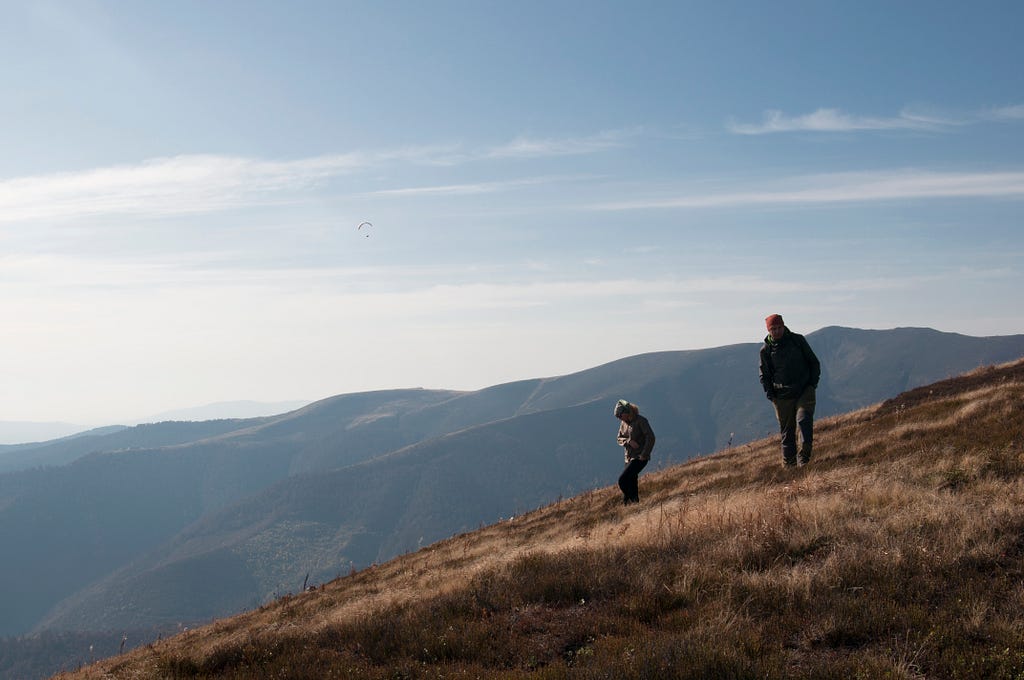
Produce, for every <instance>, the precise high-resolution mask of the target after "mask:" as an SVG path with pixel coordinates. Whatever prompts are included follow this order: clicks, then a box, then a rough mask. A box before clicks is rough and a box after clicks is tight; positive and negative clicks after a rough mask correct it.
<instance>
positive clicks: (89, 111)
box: [0, 0, 1024, 425]
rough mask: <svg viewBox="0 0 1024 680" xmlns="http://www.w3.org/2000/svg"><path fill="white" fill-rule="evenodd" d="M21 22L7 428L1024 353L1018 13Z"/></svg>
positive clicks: (504, 13) (109, 13) (517, 6)
mask: <svg viewBox="0 0 1024 680" xmlns="http://www.w3.org/2000/svg"><path fill="white" fill-rule="evenodd" d="M0 8H2V11H3V15H4V20H3V21H2V22H0V87H2V88H3V91H4V96H3V98H2V99H0V148H2V149H3V153H2V154H0V313H2V315H3V318H4V320H5V324H4V333H3V348H4V351H3V352H2V354H0V356H2V359H0V361H2V364H0V379H2V380H3V383H4V386H5V389H4V390H3V395H2V397H0V400H2V401H0V420H28V421H47V420H60V421H66V422H75V423H81V424H87V425H96V424H108V423H115V422H129V421H132V420H133V419H137V418H140V417H145V416H146V415H148V414H153V413H159V412H162V411H166V410H170V409H175V408H184V407H189V406H196V405H201V404H206V403H212V402H218V401H227V400H236V399H251V400H262V401H279V400H286V399H310V400H312V399H317V398H321V397H325V396H329V395H333V394H340V393H345V392H354V391H362V390H370V389H381V388H392V387H416V386H423V387H433V388H453V389H476V388H480V387H485V386H488V385H492V384H497V383H502V382H507V381H511V380H516V379H522V378H531V377H543V376H554V375H562V374H565V373H570V372H573V371H577V370H581V369H585V368H589V367H592V366H596V365H599V364H601V363H604V362H607V361H611V360H614V359H617V358H621V357H624V356H630V355H634V354H639V353H643V352H648V351H657V350H677V349H698V348H706V347H714V346H719V345H725V344H732V343H740V342H754V341H758V340H760V339H761V338H762V337H763V335H764V325H763V318H764V316H765V315H767V314H768V313H772V312H779V313H782V314H783V315H784V316H785V318H786V320H787V322H788V324H789V326H790V327H791V328H793V329H794V330H796V331H798V332H804V333H809V332H811V331H814V330H817V329H818V328H822V327H824V326H829V325H843V326H852V327H859V328H893V327H897V326H928V327H932V328H936V329H939V330H942V331H953V332H959V333H965V334H969V335H1005V334H1015V333H1022V332H1024V319H1022V306H1021V304H1020V303H1019V302H1018V297H1019V291H1020V290H1022V289H1024V274H1022V264H1024V235H1022V230H1021V217H1022V215H1024V210H1022V208H1024V161H1022V160H1021V159H1024V69H1021V67H1020V66H1021V64H1024V41H1021V40H1020V39H1019V28H1020V26H1022V25H1024V5H1022V4H1021V3H1018V2H980V3H962V2H901V3H891V2H857V3H840V2H777V3H750V2H721V1H716V2H628V3H627V2H599V1H591V2H559V1H545V2H539V1H536V2H535V1H530V0H527V1H524V2H468V1H465V2H452V1H443V0H442V1H438V2H388V1H384V2H343V1H337V2H303V1H298V2H292V3H279V2H253V1H247V2H231V1H224V2H198V1H189V0H184V1H180V2H173V3H168V2H132V3H129V2H108V1H100V0H92V1H90V0H76V1H74V2H61V1H56V0H41V1H33V2H9V1H5V2H0ZM364 221H368V222H370V223H372V226H366V227H364V228H362V229H357V227H358V225H359V224H360V223H361V222H364ZM755 362H756V359H755V358H754V357H752V358H751V380H752V384H756V375H755V371H756V368H755Z"/></svg>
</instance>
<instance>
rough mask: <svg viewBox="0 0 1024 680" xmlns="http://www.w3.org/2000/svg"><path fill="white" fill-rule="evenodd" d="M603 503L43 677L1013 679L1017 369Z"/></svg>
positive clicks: (1021, 587)
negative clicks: (811, 455) (802, 450)
mask: <svg viewBox="0 0 1024 680" xmlns="http://www.w3.org/2000/svg"><path fill="white" fill-rule="evenodd" d="M817 434H818V437H817V442H816V451H817V455H816V458H815V459H814V460H813V462H812V464H811V466H809V467H807V468H803V469H799V470H792V471H789V470H783V469H782V468H781V466H780V460H779V453H778V447H777V444H776V442H775V441H774V440H762V441H758V442H754V443H751V444H746V445H743V446H740V447H735V448H732V449H728V450H724V451H721V452H719V453H716V454H714V455H709V456H704V457H701V458H698V459H695V460H693V461H690V462H688V463H685V464H682V465H679V466H676V467H673V468H670V469H667V470H664V471H661V472H658V473H654V474H649V475H644V476H642V477H641V496H642V499H643V501H642V503H641V504H640V505H639V506H630V507H628V508H623V507H622V506H621V505H620V504H619V500H618V493H617V490H613V489H611V488H603V489H600V490H597V491H591V492H587V493H584V494H582V495H580V496H576V497H574V498H571V499H569V500H563V501H560V502H558V503H554V504H551V505H549V506H546V507H544V508H542V509H540V510H537V511H534V512H531V513H528V514H526V515H523V516H519V517H515V518H512V519H509V520H506V521H502V522H499V523H496V524H493V525H491V526H488V527H485V528H483V529H480V530H478V531H474V532H472V533H467V534H463V535H460V536H456V537H454V538H450V539H447V540H445V541H442V542H439V543H436V544H434V545H431V546H428V547H426V548H423V549H422V550H419V551H417V552H415V553H411V554H408V555H404V556H402V557H399V558H396V559H394V560H391V561H389V562H386V563H384V564H380V565H376V566H373V567H371V568H368V569H365V570H362V571H359V572H356V573H353V574H351V575H348V576H345V577H343V578H340V579H337V580H334V581H332V582H330V583H327V584H325V585H323V586H321V587H319V588H318V589H316V590H315V591H312V592H304V593H300V594H298V595H294V596H287V597H284V598H280V599H278V600H276V601H275V602H273V603H272V604H269V605H266V606H264V607H261V608H259V609H258V610H254V611H251V612H248V613H246V614H242V615H239V616H236V617H233V618H230V619H224V620H221V621H215V622H213V623H211V624H210V625H207V626H205V627H202V628H199V629H195V630H191V631H187V632H185V633H183V634H180V635H178V636H176V637H173V638H170V639H167V640H163V641H160V642H157V643H154V644H151V645H148V646H146V647H142V648H139V649H136V650H133V651H131V652H129V653H126V654H124V655H122V656H119V657H116V658H113V659H108V660H105V661H102V662H98V663H96V664H93V665H90V666H87V667H84V668H82V669H80V670H79V671H78V672H77V673H73V674H66V675H62V676H60V677H61V678H65V679H66V680H70V679H71V678H77V679H82V680H85V679H96V678H118V679H120V678H125V679H127V678H213V677H217V678H257V677H259V678H266V677H274V678H296V679H297V678H310V679H312V678H324V677H353V678H436V677H445V678H625V679H629V678H638V679H639V678H661V679H671V678H711V677H714V678H921V677H928V678H972V679H973V678H981V677H985V678H1021V677H1024V616H1022V615H1021V613H1020V612H1021V611H1024V361H1018V362H1015V363H1012V364H1007V365H1002V366H998V367H993V368H987V369H979V370H978V371H975V372H973V373H971V374H968V375H965V376H962V377H960V378H955V379H950V380H946V381H943V382H940V383H936V384H933V385H931V386H928V387H923V388H919V389H915V390H912V391H910V392H907V393H904V394H903V395H901V396H900V397H898V398H896V399H892V400H889V401H886V402H884V403H881V404H878V405H875V406H871V407H868V408H864V409H861V410H859V411H856V412H853V413H849V414H846V415H842V416H836V417H831V418H827V419H824V420H822V421H820V422H819V426H818V429H817Z"/></svg>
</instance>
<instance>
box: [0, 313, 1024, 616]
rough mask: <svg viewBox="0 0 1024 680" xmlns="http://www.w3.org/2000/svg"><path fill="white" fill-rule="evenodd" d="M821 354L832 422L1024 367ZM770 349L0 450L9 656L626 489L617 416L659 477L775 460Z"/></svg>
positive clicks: (865, 342)
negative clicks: (743, 450)
mask: <svg viewBox="0 0 1024 680" xmlns="http://www.w3.org/2000/svg"><path fill="white" fill-rule="evenodd" d="M807 337H808V340H809V341H810V343H811V345H812V347H813V348H814V349H815V351H816V352H817V354H818V356H819V358H820V359H821V361H822V365H823V372H822V381H821V385H820V387H819V391H818V416H819V417H822V416H827V415H831V414H837V413H842V412H846V411H850V410H853V409H856V408H859V407H862V406H865V405H868V404H871V403H876V402H879V401H881V400H884V399H886V398H889V397H892V396H894V395H896V394H898V393H900V392H902V391H905V390H907V389H910V388H913V387H917V386H919V385H924V384H927V383H930V382H934V381H936V380H939V379H942V378H946V377H950V376H954V375H958V374H960V373H963V372H964V371H967V370H970V369H973V368H976V367H978V366H982V365H989V364H994V363H1001V362H1005V361H1009V360H1012V359H1016V358H1018V357H1021V356H1024V335H1014V336H1001V337H989V338H977V337H968V336H963V335H957V334H951V333H940V332H937V331H934V330H930V329H920V328H900V329H893V330H884V331H868V330H857V329H851V328H840V327H829V328H825V329H822V330H820V331H817V332H814V333H811V334H809V335H808V336H807ZM758 347H759V345H758V343H746V344H738V345H731V346H727V347H719V348H713V349H705V350H693V351H676V352H658V353H652V354H644V355H639V356H634V357H629V358H625V359H621V360H618V361H615V362H612V363H609V364H605V365H603V366H598V367H595V368H592V369H589V370H585V371H581V372H578V373H574V374H571V375H566V376H561V377H555V378H536V379H531V380H524V381H519V382H514V383H509V384H504V385H498V386H494V387H490V388H487V389H483V390H479V391H475V392H454V391H448V390H427V389H409V390H389V391H378V392H367V393H358V394H346V395H340V396H336V397H331V398H329V399H324V400H322V401H318V402H315V403H313V404H309V405H308V406H305V407H303V408H300V409H298V410H295V411H292V412H289V413H286V414H283V415H277V416H267V417H262V418H253V419H239V420H215V421H208V422H190V423H176V422H164V423H157V424H150V425H139V426H137V427H130V428H123V429H119V430H117V431H113V432H105V433H96V434H93V435H90V436H82V437H74V438H70V439H63V440H58V441H54V442H49V443H46V444H45V445H39V446H35V447H32V448H31V449H27V450H25V449H17V450H14V451H6V450H5V448H0V470H4V469H6V470H8V471H7V472H6V473H4V474H0V544H2V545H4V546H6V550H5V559H4V560H2V561H0V602H3V603H4V606H3V609H2V613H0V635H20V634H23V633H25V632H27V631H31V630H35V631H43V630H50V631H58V630H73V631H88V630H108V631H113V630H122V629H145V628H151V629H154V630H156V629H168V628H173V627H176V626H177V625H179V624H182V623H191V622H197V621H208V620H209V619H210V618H212V617H220V616H224V615H227V614H231V613H234V612H237V611H239V610H241V609H245V608H250V607H254V606H257V605H259V604H261V603H262V602H264V601H266V600H267V599H268V598H270V597H272V596H273V595H275V594H281V593H285V592H295V591H297V590H299V589H300V588H301V587H302V585H303V584H304V583H306V582H307V579H308V583H311V584H315V583H319V582H323V581H325V580H329V579H331V578H333V577H335V576H337V575H338V574H341V573H347V572H348V571H349V570H350V569H352V568H362V567H365V566H367V565H369V564H371V563H374V562H380V561H383V560H386V559H389V558H390V557H393V556H395V555H398V554H401V553H403V552H407V551H411V550H415V549H416V548H417V547H418V546H421V545H424V544H428V543H431V542H434V541H437V540H439V539H442V538H445V537H447V536H451V535H453V534H455V533H459V532H462V531H465V530H468V529H474V528H476V527H478V526H480V525H481V524H487V523H491V522H493V521H495V520H497V519H499V518H502V517H508V516H510V515H514V514H518V513H522V512H525V511H527V510H530V509H533V508H535V507H538V506H540V505H543V504H546V503H549V502H551V501H554V500H556V499H558V498H559V497H562V496H569V495H575V494H577V493H579V492H581V491H583V490H586V489H590V488H595V487H601V486H606V485H610V484H613V483H614V481H615V478H616V476H617V474H618V472H619V470H620V469H621V466H622V460H621V452H620V450H619V448H618V447H617V446H616V444H615V441H614V434H615V430H616V422H615V421H614V419H613V417H612V415H611V411H612V405H613V404H614V401H615V400H616V399H619V398H627V399H630V400H631V401H634V402H636V403H638V404H639V405H640V407H641V409H642V412H643V413H644V414H645V415H647V417H648V418H649V419H650V421H651V424H652V426H653V428H654V430H655V432H656V434H657V438H658V439H657V445H656V447H655V451H654V462H653V463H652V467H653V468H654V469H656V468H657V467H658V466H664V465H669V464H672V463H677V462H681V461H684V460H687V459H689V458H691V457H693V456H695V455H698V454H704V453H710V452H713V451H715V450H718V449H721V448H724V447H727V446H729V445H730V442H731V444H732V445H739V444H742V443H745V442H747V441H751V440H753V439H757V438H761V437H763V436H765V435H768V434H771V433H773V432H775V430H776V429H777V427H776V425H775V422H774V417H773V412H772V409H771V406H770V404H768V403H767V401H766V400H765V399H764V396H763V394H762V392H761V388H760V385H759V384H758V380H757V350H758ZM15 454H16V457H15V458H11V456H15ZM5 465H6V467H4V466H5ZM40 466H45V467H40Z"/></svg>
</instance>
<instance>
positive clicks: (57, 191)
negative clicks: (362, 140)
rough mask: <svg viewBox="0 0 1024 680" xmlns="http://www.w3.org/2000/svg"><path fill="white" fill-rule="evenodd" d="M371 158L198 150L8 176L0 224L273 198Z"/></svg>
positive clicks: (0, 187)
mask: <svg viewBox="0 0 1024 680" xmlns="http://www.w3.org/2000/svg"><path fill="white" fill-rule="evenodd" d="M370 161H371V159H369V158H367V157H366V156H364V155H360V154H339V155H329V156H319V157H314V158H306V159H300V160H296V161H280V162H273V161H261V160H253V159H247V158H236V157H228V156H212V155H192V156H176V157H172V158H158V159H153V160H149V161H145V162H143V163H139V164H136V165H119V166H112V167H106V168H96V169H92V170H85V171H81V172H68V173H58V174H52V175H40V176H32V177H22V178H16V179H9V180H5V181H0V221H4V222H12V221H19V220H31V219H40V218H62V217H81V216H89V215H97V214H149V215H162V214H183V213H195V212H205V211H213V210H221V209H225V208H230V207H235V206H238V205H243V204H245V205H252V204H256V205H261V204H267V203H274V202H276V201H280V200H282V196H283V194H284V193H285V192H292V191H296V190H303V189H309V188H311V187H313V186H315V185H317V184H318V183H320V182H322V181H324V180H326V179H327V178H330V177H333V176H335V175H339V174H342V173H346V172H351V171H353V170H355V169H358V168H360V167H363V166H365V165H366V164H367V163H369V162H370Z"/></svg>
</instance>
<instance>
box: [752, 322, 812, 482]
mask: <svg viewBox="0 0 1024 680" xmlns="http://www.w3.org/2000/svg"><path fill="white" fill-rule="evenodd" d="M764 322H765V326H767V327H768V335H767V337H765V339H764V346H762V347H761V367H760V371H759V374H760V378H761V387H763V388H764V393H765V396H767V397H768V399H769V400H770V401H771V402H772V404H774V405H775V417H776V418H778V420H779V431H780V432H781V434H782V462H783V464H784V465H786V466H793V465H796V464H797V463H798V462H799V464H800V465H807V463H808V462H809V461H810V460H811V444H812V441H813V433H814V395H815V390H817V389H818V380H820V379H821V364H820V363H819V362H818V357H816V356H815V355H814V351H813V350H811V346H810V345H808V344H807V340H806V339H805V338H804V336H802V335H800V334H799V333H794V332H792V331H791V330H789V328H787V327H786V324H785V323H784V322H783V320H782V317H781V316H780V315H778V314H772V315H770V316H768V317H767V318H766V319H765V320H764ZM797 428H799V429H800V439H801V442H800V450H799V452H798V451H797V447H796V439H797V436H796V431H797Z"/></svg>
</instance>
